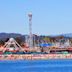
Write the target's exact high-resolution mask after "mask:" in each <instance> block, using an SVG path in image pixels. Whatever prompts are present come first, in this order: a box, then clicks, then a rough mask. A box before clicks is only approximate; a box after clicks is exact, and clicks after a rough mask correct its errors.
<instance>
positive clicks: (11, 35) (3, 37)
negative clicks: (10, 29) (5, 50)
mask: <svg viewBox="0 0 72 72" xmlns="http://www.w3.org/2000/svg"><path fill="white" fill-rule="evenodd" d="M16 37H21V38H22V39H24V38H25V36H24V35H21V34H17V33H0V40H6V39H7V38H16Z"/></svg>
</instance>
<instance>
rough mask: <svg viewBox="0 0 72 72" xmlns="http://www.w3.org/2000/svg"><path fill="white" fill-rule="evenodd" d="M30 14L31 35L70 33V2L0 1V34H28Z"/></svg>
mask: <svg viewBox="0 0 72 72" xmlns="http://www.w3.org/2000/svg"><path fill="white" fill-rule="evenodd" d="M30 12H32V33H33V34H38V35H56V34H62V33H64V34H66V33H72V0H0V32H6V33H20V34H29V18H28V13H30Z"/></svg>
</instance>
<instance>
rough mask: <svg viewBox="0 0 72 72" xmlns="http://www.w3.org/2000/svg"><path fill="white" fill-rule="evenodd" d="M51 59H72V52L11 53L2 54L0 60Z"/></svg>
mask: <svg viewBox="0 0 72 72" xmlns="http://www.w3.org/2000/svg"><path fill="white" fill-rule="evenodd" d="M49 59H72V54H23V55H18V54H14V55H13V54H10V55H0V60H1V61H2V60H49Z"/></svg>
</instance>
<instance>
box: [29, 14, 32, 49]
mask: <svg viewBox="0 0 72 72" xmlns="http://www.w3.org/2000/svg"><path fill="white" fill-rule="evenodd" d="M28 17H29V47H30V48H32V47H33V35H32V13H29V14H28Z"/></svg>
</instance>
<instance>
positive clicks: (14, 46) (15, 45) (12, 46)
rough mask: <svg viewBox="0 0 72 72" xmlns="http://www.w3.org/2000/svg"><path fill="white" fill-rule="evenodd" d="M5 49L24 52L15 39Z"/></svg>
mask: <svg viewBox="0 0 72 72" xmlns="http://www.w3.org/2000/svg"><path fill="white" fill-rule="evenodd" d="M4 48H6V49H9V50H19V51H22V47H21V46H20V45H19V44H18V43H17V42H16V40H15V39H14V38H10V39H9V40H8V41H7V42H6V43H5V45H4Z"/></svg>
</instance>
